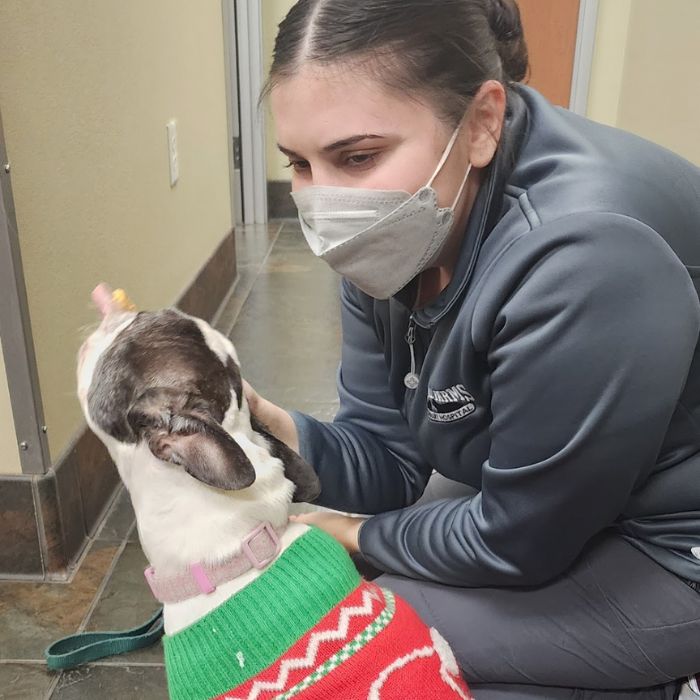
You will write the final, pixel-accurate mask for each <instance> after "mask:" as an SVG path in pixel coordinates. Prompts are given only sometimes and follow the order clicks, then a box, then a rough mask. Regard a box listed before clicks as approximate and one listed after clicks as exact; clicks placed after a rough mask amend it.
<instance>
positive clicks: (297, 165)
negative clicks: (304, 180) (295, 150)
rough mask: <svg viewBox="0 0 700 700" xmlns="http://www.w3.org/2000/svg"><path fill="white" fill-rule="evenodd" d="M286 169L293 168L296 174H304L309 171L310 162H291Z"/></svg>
mask: <svg viewBox="0 0 700 700" xmlns="http://www.w3.org/2000/svg"><path fill="white" fill-rule="evenodd" d="M284 167H285V168H292V169H293V170H294V172H295V173H303V172H306V171H307V170H308V169H309V162H308V161H306V160H291V161H289V163H287V165H285V166H284Z"/></svg>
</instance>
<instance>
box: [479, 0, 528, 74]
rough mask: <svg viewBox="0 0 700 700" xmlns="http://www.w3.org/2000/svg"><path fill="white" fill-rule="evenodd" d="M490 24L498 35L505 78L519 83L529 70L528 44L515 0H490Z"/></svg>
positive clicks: (497, 41)
mask: <svg viewBox="0 0 700 700" xmlns="http://www.w3.org/2000/svg"><path fill="white" fill-rule="evenodd" d="M489 2H490V4H491V7H490V10H489V24H490V25H491V30H492V31H493V33H494V36H495V37H496V43H497V44H498V54H499V55H500V57H501V62H502V64H503V73H504V76H503V77H504V79H505V80H508V81H510V82H513V83H519V82H521V81H522V80H524V79H525V77H526V76H527V72H528V67H529V64H528V54H527V44H526V43H525V32H524V31H523V23H522V21H521V19H520V9H519V8H518V5H517V3H516V2H515V0H489Z"/></svg>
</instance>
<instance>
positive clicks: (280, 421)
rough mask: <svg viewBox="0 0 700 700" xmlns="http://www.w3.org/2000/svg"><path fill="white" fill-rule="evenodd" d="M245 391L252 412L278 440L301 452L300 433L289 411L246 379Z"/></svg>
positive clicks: (244, 381)
mask: <svg viewBox="0 0 700 700" xmlns="http://www.w3.org/2000/svg"><path fill="white" fill-rule="evenodd" d="M243 393H244V394H245V397H246V400H247V401H248V407H249V408H250V413H251V414H252V415H253V416H255V417H256V418H257V419H258V420H259V421H260V422H261V423H262V424H263V425H264V426H265V428H267V430H269V431H270V432H271V433H272V434H273V435H274V436H275V437H276V438H277V439H278V440H281V441H282V442H283V443H285V444H286V445H287V446H288V447H291V448H292V449H293V450H294V451H295V452H299V435H298V433H297V428H296V425H294V421H293V420H292V417H291V416H290V415H289V413H287V411H285V410H284V409H283V408H280V407H279V406H277V405H276V404H274V403H272V402H271V401H268V400H267V399H264V398H263V397H262V396H260V394H258V392H257V391H255V389H253V387H252V386H250V384H248V382H247V381H246V380H245V379H244V380H243Z"/></svg>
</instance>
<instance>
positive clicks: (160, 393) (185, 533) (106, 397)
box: [78, 285, 320, 634]
mask: <svg viewBox="0 0 700 700" xmlns="http://www.w3.org/2000/svg"><path fill="white" fill-rule="evenodd" d="M93 298H94V299H95V301H96V303H97V304H98V306H99V307H100V308H101V310H102V313H103V320H102V323H101V324H100V326H99V328H98V329H97V330H95V331H94V332H93V333H92V335H91V336H90V337H89V338H88V339H87V340H86V341H85V343H84V344H83V346H82V348H81V350H80V355H79V360H78V397H79V400H80V405H81V407H82V409H83V413H84V414H85V418H86V420H87V422H88V425H89V426H90V428H91V429H92V430H93V431H94V432H95V434H96V435H97V436H98V437H99V438H100V439H101V440H102V442H103V443H104V444H105V445H106V447H107V449H108V450H109V453H110V455H111V457H112V459H113V460H114V462H115V464H116V465H117V469H118V470H119V474H120V476H121V479H122V481H123V482H124V484H125V485H126V488H127V489H128V491H129V494H130V496H131V501H132V504H133V507H134V511H135V513H136V521H137V527H138V533H139V538H140V540H141V545H142V547H143V550H144V552H145V554H146V557H147V558H148V560H149V562H150V563H151V565H152V566H153V567H154V568H155V569H156V571H158V573H159V574H161V575H165V576H167V575H170V574H177V573H179V572H181V571H182V570H184V569H186V568H187V567H188V566H189V565H190V564H192V563H195V562H202V561H205V562H211V563H214V562H217V561H220V560H223V559H226V558H229V557H231V556H233V555H235V554H236V553H237V552H239V551H240V549H241V541H242V539H243V538H244V537H245V536H246V535H248V534H249V533H250V532H251V531H252V530H253V529H254V528H255V527H256V526H257V525H258V524H260V523H261V522H265V521H268V522H270V523H271V524H272V526H273V527H275V528H283V527H285V526H286V525H287V523H288V515H289V507H290V503H291V502H292V500H295V501H312V500H314V499H315V498H316V497H317V496H318V495H319V492H320V484H319V481H318V478H317V477H316V474H315V472H314V471H313V469H312V468H311V467H310V466H309V465H308V464H306V462H304V460H302V459H301V458H300V457H299V456H298V455H297V454H296V453H295V452H293V451H292V450H290V449H289V448H288V447H287V446H286V445H284V444H283V443H281V442H280V441H279V440H277V439H276V438H274V437H273V436H272V435H270V434H269V433H268V432H267V431H266V430H265V429H264V427H263V426H261V425H260V424H259V423H258V422H257V421H256V420H255V419H254V418H252V417H251V415H250V411H249V408H248V404H247V401H246V398H245V396H244V393H243V389H242V382H241V375H240V370H239V362H238V358H237V356H236V351H235V349H234V347H233V345H232V343H231V342H230V340H228V338H226V337H224V336H223V335H221V334H220V333H218V332H217V331H215V330H214V329H213V328H211V326H209V325H208V324H207V323H205V322H204V321H202V320H200V319H197V318H194V317H191V316H187V315H186V314H184V313H181V312H179V311H176V310H173V309H169V310H164V311H157V312H142V313H137V312H133V311H125V310H123V309H122V308H120V307H118V306H117V305H115V304H114V303H113V302H110V301H109V300H110V298H111V292H110V290H109V289H108V288H107V287H106V286H103V285H101V286H100V287H98V288H97V289H96V290H95V292H94V293H93ZM306 530H307V527H306V526H305V525H302V524H290V525H289V526H287V528H286V530H285V532H284V533H283V535H282V536H281V541H282V549H283V550H284V549H286V548H287V547H289V545H290V544H291V543H292V542H293V541H294V540H295V539H296V538H298V537H299V536H300V535H302V534H303V533H304V532H305V531H306ZM260 575H261V572H259V571H257V570H253V571H250V572H248V573H247V574H244V575H242V576H240V577H238V578H237V579H235V580H234V581H230V582H229V583H226V584H223V585H221V586H219V587H218V589H217V590H216V591H215V592H214V593H212V594H209V595H200V596H197V597H196V598H192V599H189V600H186V601H183V602H180V603H175V604H168V605H165V606H164V622H165V631H166V634H174V633H176V632H178V631H179V630H181V629H183V628H184V627H186V626H188V625H190V624H192V623H193V622H195V621H196V620H198V619H200V618H201V617H203V616H204V615H206V614H207V613H208V612H209V611H211V610H212V609H214V608H216V607H217V606H219V605H220V604H221V603H223V602H224V601H225V600H227V599H228V598H230V597H231V596H232V595H234V594H235V593H236V592H237V591H238V590H240V589H242V588H243V587H244V586H246V585H248V584H249V583H250V582H251V581H252V580H254V579H255V578H257V577H258V576H260Z"/></svg>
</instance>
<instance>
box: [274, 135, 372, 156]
mask: <svg viewBox="0 0 700 700" xmlns="http://www.w3.org/2000/svg"><path fill="white" fill-rule="evenodd" d="M383 138H385V137H384V136H381V135H379V134H358V135H357V136H349V137H348V138H345V139H341V140H340V141H335V142H333V143H331V144H330V145H328V146H324V147H323V148H322V149H321V150H322V151H323V153H332V152H333V151H337V150H338V149H340V148H346V147H347V146H352V145H354V144H356V143H359V142H360V141H365V140H368V139H383ZM277 148H279V150H280V151H282V153H284V155H286V156H289V157H291V158H301V156H300V155H299V154H298V153H295V152H294V151H292V150H291V149H289V148H285V147H284V146H283V145H282V144H281V143H278V144H277Z"/></svg>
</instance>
